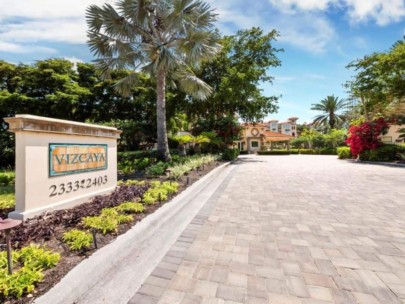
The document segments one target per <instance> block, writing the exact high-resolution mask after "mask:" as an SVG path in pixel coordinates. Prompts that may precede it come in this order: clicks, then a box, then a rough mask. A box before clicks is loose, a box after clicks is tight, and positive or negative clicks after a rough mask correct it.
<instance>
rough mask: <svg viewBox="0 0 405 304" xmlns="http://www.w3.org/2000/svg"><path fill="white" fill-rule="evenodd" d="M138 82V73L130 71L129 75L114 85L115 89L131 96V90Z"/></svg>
mask: <svg viewBox="0 0 405 304" xmlns="http://www.w3.org/2000/svg"><path fill="white" fill-rule="evenodd" d="M137 83H138V75H137V73H136V72H132V73H130V74H129V75H128V76H126V77H124V78H121V79H120V80H119V81H117V82H116V83H115V85H114V87H115V89H116V90H117V91H118V92H119V93H120V94H122V95H123V96H129V95H130V93H131V90H132V89H133V88H134V86H135V85H136V84H137Z"/></svg>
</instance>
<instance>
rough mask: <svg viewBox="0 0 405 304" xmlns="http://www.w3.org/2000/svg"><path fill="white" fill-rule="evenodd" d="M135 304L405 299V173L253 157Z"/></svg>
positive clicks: (310, 159)
mask: <svg viewBox="0 0 405 304" xmlns="http://www.w3.org/2000/svg"><path fill="white" fill-rule="evenodd" d="M231 170H232V171H231V173H230V174H229V175H228V177H227V178H226V179H225V180H224V182H223V184H221V186H220V187H219V189H218V190H217V191H216V192H215V194H214V196H213V197H211V199H210V200H209V201H208V202H207V204H205V206H204V207H203V208H202V209H201V211H200V212H199V213H198V215H197V216H196V217H195V218H194V220H193V221H192V222H191V223H190V224H189V225H188V226H187V228H186V229H185V230H184V231H183V233H182V234H181V236H180V237H179V238H178V239H177V241H176V243H175V244H174V245H173V246H172V247H171V249H170V250H169V251H168V252H167V254H166V255H165V256H164V258H163V259H162V260H161V262H160V263H159V264H158V266H157V267H156V268H155V269H154V271H153V272H152V274H151V275H150V276H149V277H148V278H147V280H146V281H145V282H144V284H143V285H142V287H141V288H140V289H139V290H138V291H137V293H136V294H135V295H134V296H133V297H132V299H131V301H130V303H131V304H149V303H159V304H164V303H167V304H175V303H182V304H187V303H204V304H216V303H218V304H225V303H228V304H231V303H249V304H253V303H255V304H256V303H282V304H289V303H291V304H293V303H308V304H309V303H314V304H315V303H319V304H320V303H342V304H351V303H364V304H374V303H390V304H395V303H405V168H392V167H384V166H375V165H364V164H358V163H350V162H346V161H339V160H337V159H336V157H333V156H332V157H331V156H307V155H302V156H301V155H297V156H270V157H267V156H261V157H260V156H246V157H243V158H241V160H240V161H238V163H237V164H236V165H233V168H232V169H231Z"/></svg>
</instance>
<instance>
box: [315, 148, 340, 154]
mask: <svg viewBox="0 0 405 304" xmlns="http://www.w3.org/2000/svg"><path fill="white" fill-rule="evenodd" d="M319 154H321V155H337V151H336V149H335V148H321V149H319Z"/></svg>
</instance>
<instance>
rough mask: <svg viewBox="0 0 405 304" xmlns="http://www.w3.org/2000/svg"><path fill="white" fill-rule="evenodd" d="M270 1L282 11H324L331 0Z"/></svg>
mask: <svg viewBox="0 0 405 304" xmlns="http://www.w3.org/2000/svg"><path fill="white" fill-rule="evenodd" d="M269 1H270V3H271V4H272V5H273V6H275V7H277V8H278V9H280V10H282V11H284V12H293V11H295V10H310V11H313V10H320V11H324V10H326V9H327V8H328V6H329V5H330V2H334V1H331V0H269Z"/></svg>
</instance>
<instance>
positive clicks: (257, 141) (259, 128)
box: [234, 117, 298, 153]
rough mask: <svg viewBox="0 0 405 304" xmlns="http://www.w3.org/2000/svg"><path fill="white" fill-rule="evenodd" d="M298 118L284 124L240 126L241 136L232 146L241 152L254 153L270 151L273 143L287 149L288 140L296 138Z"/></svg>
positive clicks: (268, 123) (269, 123)
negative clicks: (282, 145)
mask: <svg viewBox="0 0 405 304" xmlns="http://www.w3.org/2000/svg"><path fill="white" fill-rule="evenodd" d="M297 120H298V117H291V118H289V119H288V120H287V121H285V122H278V120H270V121H268V122H264V123H254V124H250V123H244V124H242V136H241V139H240V140H239V141H235V142H234V144H235V146H237V148H238V149H239V150H241V151H248V152H249V153H256V152H257V151H261V150H271V149H272V146H273V144H274V143H281V144H284V145H285V146H286V148H289V144H290V140H291V139H292V138H294V137H297V123H296V122H297Z"/></svg>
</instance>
